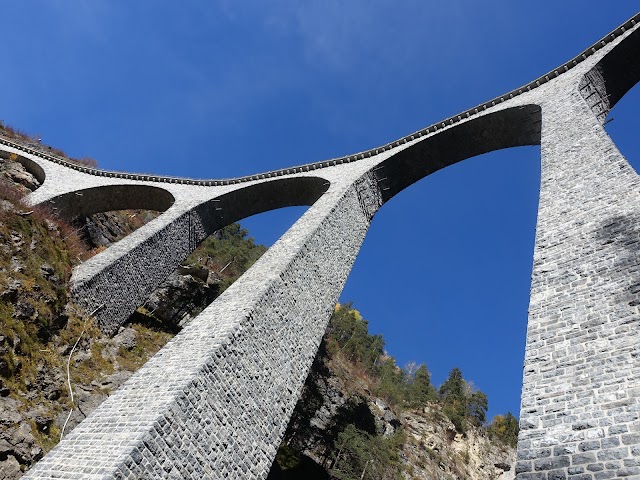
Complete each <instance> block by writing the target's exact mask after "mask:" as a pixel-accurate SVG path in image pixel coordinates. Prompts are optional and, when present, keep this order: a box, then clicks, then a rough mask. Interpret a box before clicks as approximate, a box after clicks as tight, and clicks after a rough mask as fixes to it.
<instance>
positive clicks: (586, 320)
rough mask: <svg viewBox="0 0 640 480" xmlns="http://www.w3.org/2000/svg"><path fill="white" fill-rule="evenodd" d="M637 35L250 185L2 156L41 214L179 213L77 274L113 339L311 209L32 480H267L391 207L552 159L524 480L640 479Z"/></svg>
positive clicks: (544, 192)
mask: <svg viewBox="0 0 640 480" xmlns="http://www.w3.org/2000/svg"><path fill="white" fill-rule="evenodd" d="M638 21H640V16H638V15H637V16H636V17H634V18H632V19H630V20H629V21H627V22H626V23H625V24H624V25H621V26H620V27H619V28H617V29H616V30H614V31H613V32H611V33H610V34H609V35H607V36H606V37H604V38H603V39H601V40H600V41H598V42H596V43H595V44H594V45H592V46H591V47H589V48H588V49H587V50H585V51H584V52H582V53H581V54H580V55H578V56H577V57H575V58H573V59H571V60H569V61H568V62H567V63H565V64H563V65H561V66H559V67H558V68H557V69H555V70H553V71H551V72H549V73H548V74H546V75H543V76H542V77H540V78H537V79H535V80H533V81H532V82H530V83H528V84H527V85H524V86H522V87H520V88H517V89H515V90H512V91H511V92H507V93H505V94H504V95H502V96H500V97H497V98H495V99H493V100H490V101H488V102H486V103H484V104H482V105H478V106H477V107H474V108H471V109H469V110H467V111H465V112H462V113H460V114H458V115H454V116H453V117H450V118H447V119H445V120H443V121H441V122H438V123H436V124H434V125H431V126H429V127H426V128H424V129H422V130H420V131H418V132H415V133H412V134H410V135H407V136H406V137H403V138H401V139H399V140H397V141H394V142H391V143H389V144H386V145H382V146H380V147H378V148H375V149H371V150H367V151H364V152H360V153H357V154H353V155H348V156H345V157H341V158H336V159H331V160H327V161H324V162H318V163H313V164H307V165H302V166H298V167H291V168H286V169H281V170H276V171H271V172H265V173H262V174H257V175H251V176H247V177H241V178H235V179H226V180H194V179H184V178H173V177H158V176H150V175H139V174H131V173H118V172H109V171H104V170H98V169H92V168H87V167H79V166H77V165H72V164H69V163H68V162H66V161H65V160H64V159H61V158H58V157H54V156H51V155H48V154H45V153H42V152H39V151H36V150H33V149H32V148H27V147H25V146H23V145H18V144H15V143H12V142H11V141H10V140H7V139H0V149H3V150H6V151H8V152H11V153H15V154H16V155H18V156H19V160H20V161H21V162H22V163H23V164H24V165H25V167H27V169H29V170H30V171H31V172H32V173H33V174H34V175H36V177H37V178H38V179H39V180H40V181H41V182H43V183H42V186H41V187H40V188H39V189H38V190H36V191H35V192H34V193H33V194H32V195H30V197H29V198H28V199H27V201H28V202H30V203H31V204H38V203H44V202H46V203H47V204H49V205H50V206H52V208H56V209H58V212H59V213H60V214H61V215H65V216H67V217H73V216H75V215H83V214H87V213H95V212H101V211H108V210H113V209H122V208H153V209H157V210H160V211H163V212H164V213H162V214H161V215H160V216H159V217H157V218H156V219H155V220H153V221H152V222H150V223H149V224H147V225H145V226H144V227H142V228H140V229H139V230H137V231H136V232H134V233H133V234H131V235H129V236H128V237H126V238H125V239H123V240H121V241H120V242H118V243H117V244H115V245H114V246H112V247H110V248H109V249H107V250H105V251H104V252H101V253H100V254H98V255H96V256H95V257H93V258H92V259H90V260H88V261H87V262H85V263H84V264H82V265H80V266H79V267H78V268H77V269H76V270H75V271H74V273H73V277H72V283H73V294H74V296H75V299H76V301H77V302H79V303H80V304H81V305H83V306H84V307H85V308H86V309H87V310H88V311H92V312H95V315H96V320H97V322H98V324H99V325H100V327H101V328H102V329H103V330H104V331H105V332H113V331H115V330H117V328H118V327H119V326H120V325H121V324H122V323H123V322H124V321H125V319H126V318H127V317H128V315H129V314H130V313H131V312H132V311H133V310H134V309H135V308H136V307H137V306H138V305H139V304H140V303H142V300H143V299H144V298H146V296H147V295H148V294H149V293H150V292H152V291H153V290H154V289H155V288H156V287H157V286H158V284H159V283H161V282H162V281H163V280H164V278H166V277H167V276H168V275H169V274H170V273H171V271H172V270H173V269H175V268H176V266H177V265H179V263H180V262H181V261H182V260H183V259H184V258H185V257H186V256H187V255H188V254H189V253H190V252H192V251H193V250H194V249H195V248H196V247H197V246H198V244H199V243H200V242H202V240H203V239H204V238H206V237H207V235H209V234H211V233H212V232H213V231H215V230H216V229H219V228H221V227H224V226H225V225H228V224H230V223H232V222H234V221H237V220H241V219H243V218H245V217H247V216H250V215H254V214H256V213H260V212H263V211H267V210H272V209H275V208H280V207H284V206H290V205H309V206H310V208H309V210H308V211H307V212H306V213H305V214H304V215H303V216H302V217H301V218H300V219H299V220H298V221H297V222H296V223H295V224H294V225H293V226H292V227H291V228H290V229H289V231H287V232H286V233H285V234H284V236H283V237H282V238H281V239H280V240H278V242H277V243H276V244H275V245H274V246H273V247H271V248H270V249H269V251H268V252H267V253H266V254H265V255H264V256H263V257H262V258H261V259H260V260H259V261H258V262H256V264H255V265H254V266H253V267H252V268H251V269H250V270H249V271H248V272H247V273H246V274H245V275H244V276H243V277H242V278H240V279H239V280H238V281H237V282H236V283H235V284H234V285H233V286H232V287H231V288H229V289H228V290H227V291H226V292H225V293H224V294H223V295H222V296H220V297H219V298H218V299H217V300H216V301H215V302H213V303H212V304H211V305H210V306H209V307H207V308H206V309H205V310H204V311H203V312H202V313H201V314H200V315H199V316H198V317H197V318H195V319H194V320H193V321H192V322H191V323H190V324H189V325H188V326H187V327H186V328H185V329H184V330H183V331H182V332H181V333H180V334H178V335H177V336H176V337H175V338H174V339H173V340H172V341H171V342H169V344H168V345H167V346H166V347H165V348H164V349H162V350H161V351H160V352H159V353H158V354H157V355H156V356H154V357H153V358H152V359H151V360H150V361H149V362H148V363H147V364H146V365H145V366H144V367H143V368H142V369H140V370H139V371H138V372H137V373H136V374H135V375H134V376H132V377H131V379H130V380H129V381H128V382H127V383H126V384H125V385H124V386H123V387H122V388H121V389H120V390H118V391H117V392H116V393H115V394H114V395H112V396H111V397H110V398H109V399H108V400H106V401H105V402H104V403H103V404H102V405H101V406H100V407H99V408H97V409H96V410H95V411H94V412H93V413H92V414H91V415H89V416H88V417H87V418H86V420H85V421H83V422H82V423H81V424H80V425H78V426H77V427H76V428H75V429H74V430H73V431H72V432H71V433H69V434H68V435H67V436H66V437H65V439H64V440H63V441H62V442H61V443H60V444H59V445H58V446H57V447H56V448H54V449H53V450H52V451H51V452H50V453H49V454H48V455H47V456H45V458H44V459H43V460H41V461H40V462H39V463H38V464H37V465H36V466H35V467H34V468H33V469H32V470H31V471H29V472H28V473H27V475H26V477H25V478H27V479H34V480H35V479H49V478H51V479H52V478H67V479H78V478H86V479H134V478H135V479H137V478H180V479H183V478H193V479H196V478H197V479H200V478H211V479H232V478H237V479H264V478H265V477H266V476H267V474H268V472H269V469H270V465H271V463H272V461H273V458H274V456H275V452H276V449H277V447H278V445H279V443H280V440H281V439H282V436H283V434H284V431H285V429H286V426H287V422H288V420H289V417H290V415H291V412H292V411H293V408H294V406H295V404H296V402H297V399H298V395H299V393H300V390H301V388H302V385H303V383H304V379H305V376H306V375H307V372H308V369H309V367H310V365H311V361H312V359H313V357H314V355H315V353H316V349H317V347H318V345H319V343H320V340H321V338H322V335H323V333H324V331H325V328H326V325H327V322H328V319H329V316H330V314H331V311H332V308H333V306H334V304H335V302H336V301H337V299H338V296H339V294H340V292H341V290H342V288H343V286H344V283H345V281H346V278H347V275H348V273H349V271H350V269H351V266H352V264H353V262H354V260H355V257H356V255H357V254H358V251H359V248H360V245H361V243H362V240H363V239H364V236H365V235H366V233H367V230H368V227H369V224H370V222H371V220H372V218H373V216H374V215H375V213H376V212H377V211H378V209H379V208H380V207H381V206H382V205H383V204H384V203H385V202H387V201H389V200H390V199H392V198H393V196H395V195H396V194H397V193H399V192H401V191H402V190H403V189H404V188H406V187H407V186H409V185H411V184H412V183H414V182H416V181H418V180H420V179H422V178H424V177H425V176H427V175H430V174H431V173H433V172H435V171H437V170H439V169H441V168H445V167H447V166H449V165H452V164H454V163H457V162H460V161H462V160H465V159H467V158H470V157H473V156H475V155H479V154H482V153H486V152H490V151H493V150H496V149H501V148H507V147H515V146H522V145H538V144H539V145H541V157H542V158H541V161H542V169H541V171H542V181H541V191H540V207H539V212H538V224H537V230H536V243H535V253H534V259H533V264H534V266H533V276H532V285H531V301H530V307H529V323H528V331H527V346H526V353H525V362H524V377H523V378H524V385H523V392H522V407H521V412H520V423H521V430H520V436H519V442H518V464H517V467H516V470H517V479H518V480H533V479H536V480H561V479H576V480H600V479H611V478H633V479H640V329H639V327H640V325H639V323H640V312H639V310H638V307H639V306H640V248H639V241H640V180H639V177H638V175H637V174H636V172H635V171H634V170H633V169H632V168H631V167H630V166H629V165H628V163H627V162H626V160H625V159H624V158H623V156H622V155H621V154H620V152H619V151H618V150H617V148H616V146H615V145H614V144H613V142H612V141H611V139H610V138H609V136H608V135H607V133H606V131H605V130H604V127H603V124H604V123H605V122H606V120H607V114H608V112H609V111H610V109H611V108H613V106H614V105H615V104H616V103H617V102H618V101H619V100H620V99H621V98H622V96H623V95H624V94H625V93H626V92H627V91H628V90H629V89H630V88H631V87H633V85H635V83H636V82H637V81H638V79H639V78H640V31H639V29H638V25H637V22H638ZM80 198H82V199H84V200H85V201H81V200H79V199H80ZM88 199H90V201H88Z"/></svg>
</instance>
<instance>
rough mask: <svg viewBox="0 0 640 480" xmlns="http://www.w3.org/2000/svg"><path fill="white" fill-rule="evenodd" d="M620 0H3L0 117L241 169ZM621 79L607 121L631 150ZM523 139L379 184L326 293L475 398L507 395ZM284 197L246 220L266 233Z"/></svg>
mask: <svg viewBox="0 0 640 480" xmlns="http://www.w3.org/2000/svg"><path fill="white" fill-rule="evenodd" d="M634 3H635V2H629V1H617V0H614V1H611V2H608V3H607V5H606V7H605V6H604V4H602V3H600V4H597V5H595V4H594V5H589V4H587V3H585V2H584V1H581V2H578V1H575V0H564V1H562V2H557V1H554V2H550V1H542V2H514V1H512V0H510V1H507V0H502V1H493V2H477V1H472V0H457V1H450V2H432V1H424V0H406V1H400V0H395V1H391V0H367V1H362V0H352V1H350V2H342V1H337V0H325V1H323V2H313V1H310V2H293V1H285V0H272V1H270V2H262V1H255V0H245V1H243V2H236V1H231V0H218V1H213V0H194V1H191V2H175V1H171V2H170V1H164V0H137V1H135V2H132V1H125V0H39V1H34V0H21V1H20V2H7V4H6V5H3V20H4V21H3V28H2V40H3V42H2V44H3V47H2V70H1V73H0V119H2V120H4V121H5V122H6V123H8V124H10V125H13V126H15V127H18V128H20V129H22V130H25V131H27V132H29V133H33V134H40V135H41V136H42V138H43V141H44V142H46V143H49V144H51V145H54V146H57V147H60V148H63V149H64V150H65V151H67V152H68V153H69V154H71V155H73V156H76V157H84V156H90V157H93V158H95V159H97V160H98V162H99V164H100V166H102V167H103V168H108V169H114V170H125V171H136V172H152V173H159V174H170V175H180V176H190V177H199V178H222V177H232V176H238V175H243V174H249V173H255V172H260V171H264V170H268V169H273V168H278V167H286V166H290V165H296V164H301V163H306V162H310V161H316V160H323V159H326V158H330V157H334V156H340V155H343V154H348V153H353V152H357V151H360V150H363V149H366V148H370V147H374V146H376V145H379V144H383V143H385V142H387V141H389V140H393V139H396V138H398V137H401V136H403V135H405V134H407V133H410V132H412V131H415V130H418V129H420V128H422V127H424V126H427V125H429V124H431V123H434V122H436V121H438V120H440V119H442V118H445V117H447V116H449V115H452V114H455V113H457V112H459V111H462V110H464V109H467V108H469V107H472V106H474V105H476V104H479V103H481V102H483V101H485V100H488V99H490V98H492V97H494V96H496V95H499V94H501V93H503V92H505V91H508V90H511V89H513V88H515V87H518V86H520V85H522V84H524V83H526V82H528V81H530V80H532V79H534V78H535V77H537V76H539V75H541V74H543V73H546V72H547V71H548V70H551V69H552V68H554V67H556V66H557V65H559V64H561V63H563V62H564V61H566V60H568V59H569V58H571V57H573V56H574V55H576V54H577V53H579V52H580V51H582V50H583V49H584V48H586V47H587V46H588V45H590V44H591V43H593V42H595V41H596V40H597V39H599V38H600V37H602V36H604V35H605V34H606V33H608V32H609V31H611V30H613V29H614V28H615V27H616V26H618V25H619V24H621V23H623V22H624V21H625V20H627V19H628V18H629V17H631V16H632V15H634V14H635V13H636V10H635V8H636V7H635V4H634ZM638 95H639V94H638V92H636V91H635V90H633V91H632V92H631V93H630V94H629V95H628V96H627V97H625V98H624V99H623V101H622V102H621V104H620V106H619V107H617V108H616V110H615V111H614V112H612V117H614V118H615V121H613V122H611V123H610V124H608V126H607V128H608V129H609V130H610V133H611V134H612V136H614V139H615V140H616V141H617V142H618V144H619V147H620V149H621V150H622V152H623V153H624V154H625V155H627V157H628V158H629V160H630V161H631V162H632V163H633V162H634V161H635V158H634V155H636V154H635V152H634V151H633V149H634V147H636V145H635V144H636V138H637V136H636V135H635V134H634V130H633V126H634V122H633V120H632V115H633V107H634V105H635V106H637V105H638V100H637V99H638ZM635 125H637V124H635ZM539 155H540V150H539V147H525V148H519V149H512V150H507V151H502V152H495V153H492V154H489V155H485V156H482V157H477V158H474V159H470V160H467V161H465V162H463V163H462V164H459V165H455V166H453V167H450V168H448V169H446V170H444V171H441V172H438V173H436V174H435V175H433V176H431V177H429V178H427V179H424V180H423V181H421V182H419V183H418V184H416V185H414V186H412V187H410V188H409V189H407V190H406V191H405V192H403V193H402V194H400V195H398V196H397V197H396V198H394V199H393V201H391V202H389V203H388V204H387V205H385V206H384V207H383V208H382V210H381V211H380V212H379V214H378V215H377V216H376V218H375V219H374V222H373V224H372V227H371V230H370V233H369V235H368V237H367V239H366V241H365V243H364V245H363V248H362V251H361V254H360V256H359V258H358V260H357V262H356V265H355V267H354V270H353V272H352V274H351V277H350V279H349V281H348V283H347V286H346V288H345V291H344V294H343V297H342V298H343V300H344V301H347V300H352V301H353V302H354V306H355V307H356V308H358V309H359V310H360V311H361V312H362V314H363V315H364V316H365V318H367V319H369V320H370V325H371V330H372V331H374V332H376V333H380V332H381V333H383V334H384V335H385V337H386V339H387V348H388V350H389V352H390V353H391V354H392V355H394V356H396V358H397V360H398V363H399V364H400V365H403V364H405V363H406V362H408V361H410V360H415V361H418V362H426V363H427V364H428V366H429V369H430V370H431V372H432V374H433V379H434V382H435V383H436V384H439V383H441V382H442V381H443V380H444V379H445V378H446V376H447V374H448V372H449V370H451V368H453V367H454V366H458V367H460V368H461V370H462V372H463V374H464V376H465V378H467V379H468V380H471V381H472V382H473V383H474V384H475V385H476V386H477V387H478V388H480V389H481V390H483V391H484V392H486V393H487V394H488V396H489V406H490V415H493V414H496V413H500V412H503V413H504V412H506V411H508V410H510V411H512V412H513V413H516V414H517V413H518V410H519V401H520V387H521V382H522V361H523V353H524V336H525V329H526V318H527V307H528V294H529V283H530V274H531V262H532V253H533V239H534V232H535V216H536V211H537V195H538V189H539ZM636 156H637V155H636ZM300 213H301V210H300V209H291V210H284V211H280V212H276V213H271V214H265V215H263V216H261V217H260V218H256V219H250V220H248V221H247V222H246V225H247V226H248V227H249V228H250V229H251V231H252V233H253V234H254V235H255V236H256V238H257V240H258V241H260V242H264V243H271V242H273V241H274V240H275V239H276V238H277V237H278V236H279V235H280V234H281V233H282V232H283V231H284V230H285V229H286V228H287V227H288V225H290V224H291V223H292V222H293V221H295V218H296V217H297V216H298V215H299V214H300Z"/></svg>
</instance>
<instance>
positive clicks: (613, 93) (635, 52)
mask: <svg viewBox="0 0 640 480" xmlns="http://www.w3.org/2000/svg"><path fill="white" fill-rule="evenodd" d="M639 80H640V30H634V31H633V32H632V33H630V34H629V35H628V36H627V37H626V38H624V39H623V40H622V41H621V42H620V43H619V44H618V45H616V46H615V47H614V48H613V49H612V50H611V51H610V52H608V53H607V54H606V55H604V56H603V57H602V59H601V60H600V61H599V62H598V63H597V64H596V65H595V66H594V67H593V68H592V69H591V70H589V71H588V72H587V73H586V74H585V75H584V76H583V77H582V79H581V80H580V83H579V89H580V93H581V94H582V97H583V98H584V99H585V101H586V102H587V104H588V105H589V107H590V108H591V110H592V111H593V113H594V114H595V115H596V116H597V117H598V119H599V120H600V122H601V123H604V122H605V119H606V116H607V114H608V113H609V111H610V110H611V109H612V108H613V107H614V106H615V105H616V103H618V102H619V101H620V99H621V98H622V97H623V96H624V95H625V94H626V93H627V92H628V91H629V90H631V88H633V86H634V85H635V84H636V83H638V81H639Z"/></svg>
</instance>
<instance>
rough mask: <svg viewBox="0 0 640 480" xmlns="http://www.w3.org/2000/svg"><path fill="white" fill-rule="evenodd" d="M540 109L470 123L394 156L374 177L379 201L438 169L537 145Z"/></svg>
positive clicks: (519, 108) (524, 107)
mask: <svg viewBox="0 0 640 480" xmlns="http://www.w3.org/2000/svg"><path fill="white" fill-rule="evenodd" d="M541 118H542V109H541V108H540V106H538V105H534V104H527V105H521V106H516V107H510V108H506V109H503V110H498V111H496V112H492V113H489V114H487V115H483V116H481V117H477V118H474V119H471V120H469V121H467V122H464V123H461V124H458V125H456V126H455V127H452V128H449V129H447V130H443V131H442V132H440V133H439V134H438V135H434V136H433V137H430V138H427V139H425V140H423V141H421V142H418V143H415V144H414V145H412V146H410V147H408V148H406V149H404V150H402V151H400V152H398V153H396V154H395V155H393V156H391V157H389V158H388V159H386V160H385V161H383V162H382V163H380V164H379V165H378V166H377V167H376V168H375V169H374V173H375V176H376V179H377V181H378V184H379V185H380V187H381V190H382V198H383V201H385V202H386V201H388V200H390V199H391V198H392V197H393V196H394V195H396V194H398V193H399V192H401V191H402V190H404V189H405V188H407V187H408V186H410V185H412V184H413V183H415V182H417V181H418V180H420V179H422V178H424V177H426V176H427V175H431V174H432V173H434V172H436V171H438V170H440V169H441V168H444V167H447V166H449V165H453V164H454V163H457V162H460V161H462V160H465V159H467V158H471V157H475V156H477V155H481V154H483V153H488V152H492V151H494V150H500V149H503V148H509V147H520V146H525V145H539V144H540V125H541Z"/></svg>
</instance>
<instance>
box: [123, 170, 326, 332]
mask: <svg viewBox="0 0 640 480" xmlns="http://www.w3.org/2000/svg"><path fill="white" fill-rule="evenodd" d="M327 189H328V182H327V181H326V180H324V179H321V178H316V177H301V178H293V179H278V180H274V181H271V182H265V183H262V184H257V185H253V186H249V187H246V188H243V189H239V190H236V191H232V192H230V193H228V194H225V195H222V196H221V197H218V198H216V199H214V200H211V201H209V202H207V203H205V204H203V205H201V206H200V207H198V208H197V209H196V211H197V215H198V217H199V219H200V220H199V221H200V222H201V224H202V225H206V237H205V238H204V239H203V240H202V241H200V242H198V246H197V248H195V250H193V251H192V252H191V253H190V254H189V255H188V256H187V257H186V258H184V259H183V260H182V262H181V264H180V266H178V267H177V268H176V269H175V270H174V271H173V272H171V273H170V274H169V275H168V277H167V278H166V279H165V280H164V281H163V282H162V284H160V285H159V286H158V287H157V288H156V289H155V291H154V292H153V293H151V294H150V295H149V296H148V297H147V298H146V300H145V301H144V302H143V303H142V305H140V306H139V307H138V308H137V309H136V311H135V312H134V313H133V314H132V316H131V317H130V318H129V320H128V322H129V323H134V324H139V325H140V324H141V325H145V326H152V327H153V328H155V329H158V328H159V329H162V330H164V331H167V332H169V333H177V332H178V331H179V330H180V329H181V328H182V327H183V326H184V325H186V323H188V322H189V321H190V320H191V319H192V318H194V317H195V316H197V315H198V314H199V313H200V312H201V311H202V310H204V309H205V308H206V307H207V306H208V305H209V304H211V303H212V302H213V301H214V300H215V299H216V298H217V297H218V296H219V295H220V294H221V293H222V292H223V291H224V290H225V289H226V288H227V287H228V286H230V285H231V283H233V282H234V281H236V280H237V279H238V278H239V277H240V276H242V274H244V272H245V271H246V270H248V269H249V267H251V265H253V263H255V262H256V261H257V260H258V259H259V258H260V256H261V255H262V254H264V253H265V252H266V250H267V248H268V247H269V246H270V244H268V245H266V246H265V245H262V244H261V243H258V242H256V241H255V240H254V238H253V237H250V236H249V234H250V233H251V234H253V232H249V231H247V230H246V229H245V228H243V226H242V225H241V224H240V223H238V222H239V221H242V220H244V219H250V220H251V221H250V222H249V224H251V225H253V226H259V224H260V222H262V223H265V222H266V223H268V224H269V227H268V228H269V230H273V226H274V224H276V225H277V226H278V227H279V228H278V229H279V230H280V233H281V234H282V233H284V232H285V231H286V230H287V229H288V227H290V226H291V225H292V224H293V223H295V221H296V220H297V219H298V218H300V217H301V216H302V215H303V214H304V211H306V209H308V208H309V207H310V206H311V205H313V203H315V201H316V200H317V199H318V198H320V196H322V194H323V193H324V192H325V191H326V190H327ZM283 191H284V192H286V194H284V195H283V193H282V192H283ZM302 207H304V208H302ZM243 223H244V222H243ZM258 230H260V229H258ZM263 230H264V229H263ZM261 233H262V232H261ZM280 236H281V235H280ZM271 239H272V241H271V242H269V243H273V241H275V239H274V238H273V236H271Z"/></svg>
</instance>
